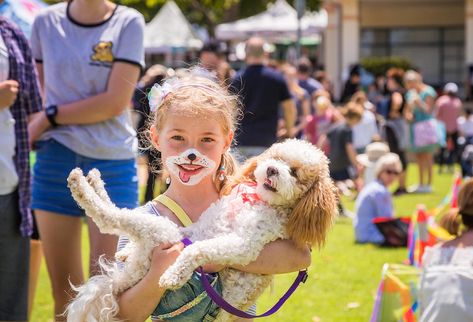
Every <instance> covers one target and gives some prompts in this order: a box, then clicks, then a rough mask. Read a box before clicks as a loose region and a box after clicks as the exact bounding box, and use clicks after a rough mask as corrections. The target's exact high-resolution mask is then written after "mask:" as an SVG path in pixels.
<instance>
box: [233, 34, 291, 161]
mask: <svg viewBox="0 0 473 322" xmlns="http://www.w3.org/2000/svg"><path fill="white" fill-rule="evenodd" d="M245 51H246V67H245V68H244V69H243V70H241V71H239V72H238V73H237V74H236V75H235V77H234V78H233V79H232V82H231V85H230V90H231V91H232V92H233V93H234V94H235V95H238V96H239V97H240V101H241V103H242V112H243V118H242V120H241V121H240V126H239V128H238V129H237V132H236V148H235V150H234V151H236V156H237V158H239V159H240V160H239V161H243V160H245V159H247V158H250V157H253V156H256V155H259V154H260V153H261V152H263V151H264V150H265V149H266V148H268V147H269V146H271V145H272V144H273V143H275V142H276V140H277V136H276V135H277V127H278V109H279V105H281V108H282V110H283V115H284V121H285V122H284V123H285V131H286V134H285V135H286V136H288V137H293V136H294V134H293V127H294V123H295V120H296V115H297V111H296V107H295V105H294V102H293V100H292V97H291V94H290V92H289V89H288V86H287V84H286V81H285V80H284V77H283V76H282V75H281V73H279V72H277V71H275V70H273V69H271V68H268V67H266V66H265V65H264V64H265V62H266V54H265V50H264V40H263V39H262V38H259V37H252V38H250V39H248V41H247V42H246V48H245Z"/></svg>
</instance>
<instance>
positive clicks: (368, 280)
mask: <svg viewBox="0 0 473 322" xmlns="http://www.w3.org/2000/svg"><path fill="white" fill-rule="evenodd" d="M416 180H417V169H416V168H415V166H410V168H409V178H408V183H409V184H414V183H416ZM434 180H435V182H434V192H433V193H431V194H428V195H404V196H401V197H396V198H395V199H394V208H395V210H396V213H397V214H398V215H402V216H405V215H410V214H411V213H412V212H413V211H414V210H415V209H416V205H417V204H419V203H423V204H425V205H426V206H427V209H431V208H433V207H435V206H437V205H438V204H439V203H440V201H441V200H442V199H443V198H444V196H445V195H446V194H447V193H448V191H449V189H450V187H451V184H452V181H453V178H452V175H449V174H442V175H435V178H434ZM344 205H345V206H346V207H347V208H348V209H351V210H353V208H354V202H353V201H351V200H347V199H344ZM353 241H354V234H353V228H352V224H351V220H350V219H347V218H340V219H339V220H338V221H337V223H336V224H335V226H334V228H333V229H332V231H331V232H330V234H329V236H328V241H327V245H326V246H325V248H324V249H322V250H321V251H316V250H314V252H313V254H312V265H311V267H310V269H309V279H308V281H307V282H306V283H305V284H302V285H301V286H300V287H299V288H298V290H297V291H296V292H295V293H294V295H292V296H291V298H290V299H289V300H288V301H287V303H286V304H285V305H284V306H283V307H282V308H281V310H280V311H279V312H277V313H276V314H274V315H272V316H270V317H267V318H262V319H258V320H259V321H262V322H263V321H285V322H288V321H294V322H299V321H300V322H319V321H323V322H345V321H347V322H348V321H350V322H357V321H359V322H366V321H369V318H370V316H371V310H372V308H373V300H374V296H375V293H376V288H377V286H378V282H379V279H380V276H381V268H382V266H383V264H384V263H386V262H389V263H403V262H404V261H405V260H406V258H407V250H406V249H405V248H402V249H386V248H379V247H376V246H372V245H357V244H355V243H354V242H353ZM83 249H84V256H88V245H87V234H86V230H85V229H84V237H83ZM84 265H85V264H84ZM40 274H41V275H40V280H39V283H38V289H37V292H36V298H35V303H34V308H33V313H32V318H31V321H34V322H36V321H40V322H43V321H52V319H51V317H52V311H53V303H52V299H51V295H50V294H51V287H50V284H49V279H48V276H47V272H46V268H45V265H44V262H43V264H42V267H41V273H40ZM295 276H296V274H295V273H294V274H286V275H279V276H277V278H276V281H275V287H274V291H273V293H270V292H267V293H265V294H264V295H263V296H262V297H261V299H260V301H259V302H258V310H259V311H260V312H263V311H265V310H267V309H268V308H269V307H271V306H272V305H274V303H276V301H277V300H278V299H279V298H280V297H281V296H282V294H284V292H285V291H286V290H287V289H288V287H289V286H290V284H291V283H292V281H293V280H294V278H295Z"/></svg>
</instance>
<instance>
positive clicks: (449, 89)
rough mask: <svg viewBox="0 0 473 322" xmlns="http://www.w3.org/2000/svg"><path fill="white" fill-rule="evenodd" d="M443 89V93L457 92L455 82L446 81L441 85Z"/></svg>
mask: <svg viewBox="0 0 473 322" xmlns="http://www.w3.org/2000/svg"><path fill="white" fill-rule="evenodd" d="M443 91H444V92H445V93H452V94H456V93H458V86H457V84H455V83H447V84H445V86H444V87H443Z"/></svg>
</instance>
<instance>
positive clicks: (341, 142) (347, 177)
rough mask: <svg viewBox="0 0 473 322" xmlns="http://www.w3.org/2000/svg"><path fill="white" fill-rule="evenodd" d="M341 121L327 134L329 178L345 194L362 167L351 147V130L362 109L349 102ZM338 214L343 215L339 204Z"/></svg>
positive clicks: (342, 110) (357, 120)
mask: <svg viewBox="0 0 473 322" xmlns="http://www.w3.org/2000/svg"><path fill="white" fill-rule="evenodd" d="M341 112H342V115H343V119H342V120H340V121H338V122H337V123H334V124H333V125H332V126H331V128H330V129H329V131H328V133H327V138H328V141H329V144H330V153H329V159H330V165H329V166H330V176H331V177H332V179H333V180H334V181H335V183H336V184H337V186H338V187H339V188H340V189H341V191H342V192H344V193H345V194H346V192H347V189H346V188H345V187H346V186H347V185H348V186H349V187H351V186H353V183H352V180H353V179H355V178H356V177H357V175H358V173H360V171H361V169H362V167H361V165H360V164H359V163H358V161H357V160H356V151H355V148H354V147H353V132H352V128H353V127H354V126H355V125H356V124H358V123H359V122H360V120H361V116H362V114H363V107H362V106H361V105H359V104H356V103H354V102H349V103H348V104H346V105H345V106H344V107H343V108H342V109H341ZM339 209H340V213H341V214H344V213H345V212H344V210H343V207H342V206H341V204H339Z"/></svg>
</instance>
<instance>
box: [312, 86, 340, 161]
mask: <svg viewBox="0 0 473 322" xmlns="http://www.w3.org/2000/svg"><path fill="white" fill-rule="evenodd" d="M329 97H330V95H329V94H328V93H327V92H325V91H320V90H319V91H316V92H315V93H314V95H313V96H312V107H313V110H314V111H313V113H312V115H311V116H309V117H308V122H307V126H306V128H305V136H306V139H307V140H308V141H309V142H311V143H312V144H314V145H316V146H317V147H319V148H320V149H321V150H322V151H324V152H325V154H326V155H328V153H329V144H328V141H327V140H325V138H326V135H327V132H328V130H329V128H330V126H331V125H332V124H333V123H335V122H337V121H339V120H341V119H342V118H343V117H342V115H341V114H340V112H339V111H338V110H336V109H335V108H334V107H333V105H332V102H331V101H330V98H329ZM322 141H324V143H322Z"/></svg>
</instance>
